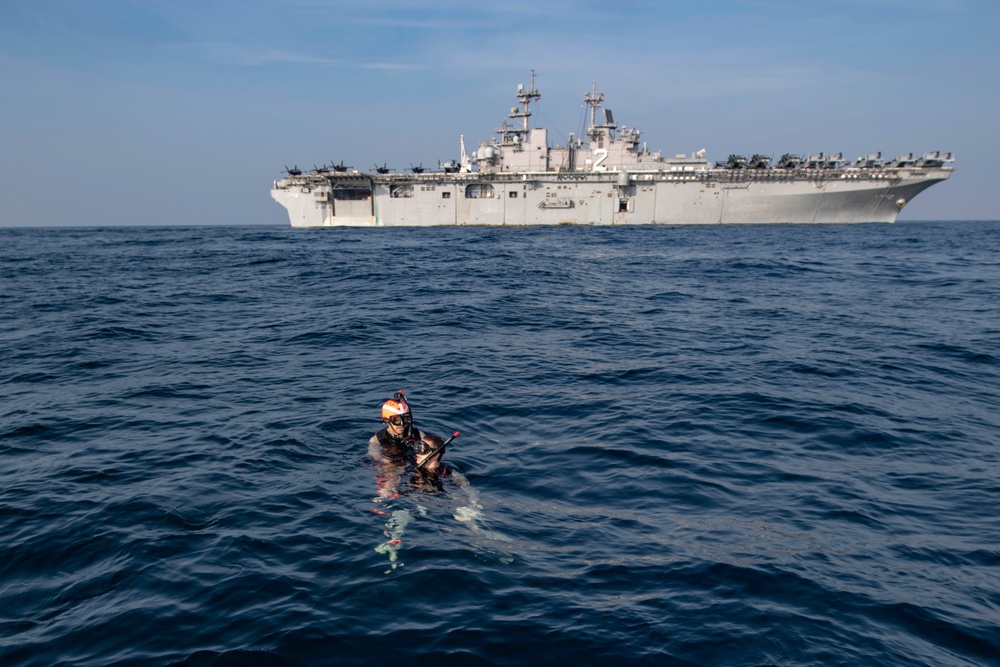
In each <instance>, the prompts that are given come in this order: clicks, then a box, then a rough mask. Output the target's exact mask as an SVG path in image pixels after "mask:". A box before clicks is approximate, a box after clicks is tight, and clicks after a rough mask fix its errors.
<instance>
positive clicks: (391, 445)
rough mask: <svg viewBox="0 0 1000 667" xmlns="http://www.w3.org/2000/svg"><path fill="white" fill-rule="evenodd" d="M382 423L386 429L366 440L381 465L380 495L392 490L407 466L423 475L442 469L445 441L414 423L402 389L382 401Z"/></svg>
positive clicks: (370, 455)
mask: <svg viewBox="0 0 1000 667" xmlns="http://www.w3.org/2000/svg"><path fill="white" fill-rule="evenodd" d="M382 422H383V423H384V424H385V428H383V429H382V430H381V431H379V432H378V433H376V434H375V435H373V436H372V437H371V440H369V441H368V456H369V457H371V458H372V459H373V460H374V461H375V462H377V463H378V464H380V466H381V468H382V475H380V476H379V493H380V495H388V494H389V493H393V492H395V490H396V488H397V483H398V481H399V478H400V477H401V476H402V474H403V473H404V472H405V471H406V469H407V468H410V469H416V470H417V471H419V473H420V474H422V475H423V474H425V473H437V472H442V473H443V472H444V467H443V466H442V464H441V457H442V456H444V450H443V449H442V448H441V446H442V445H443V444H444V440H443V439H441V437H439V436H436V435H433V434H430V433H424V432H422V431H421V430H420V429H418V428H417V427H416V426H414V425H413V413H412V412H411V411H410V406H409V405H408V404H407V402H406V397H405V396H403V392H401V391H399V392H396V395H395V396H394V397H393V398H390V399H389V400H387V401H386V402H385V403H383V404H382Z"/></svg>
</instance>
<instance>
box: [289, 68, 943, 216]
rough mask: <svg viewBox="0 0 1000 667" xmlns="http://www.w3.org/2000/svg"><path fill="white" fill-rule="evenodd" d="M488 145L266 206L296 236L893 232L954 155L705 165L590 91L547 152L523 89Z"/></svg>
mask: <svg viewBox="0 0 1000 667" xmlns="http://www.w3.org/2000/svg"><path fill="white" fill-rule="evenodd" d="M516 99H517V106H514V107H512V108H511V111H510V113H509V115H508V116H507V118H505V119H504V120H503V122H502V124H501V127H500V128H499V129H497V130H496V131H495V134H496V136H495V137H493V138H492V139H490V140H487V141H483V142H482V143H480V144H479V147H478V148H477V149H475V150H474V151H472V153H471V154H469V153H467V151H466V148H465V138H464V136H460V137H459V150H460V159H459V160H457V161H456V160H449V161H446V162H443V163H439V166H438V168H437V169H435V170H425V169H424V168H422V167H412V168H411V169H410V170H408V171H404V172H401V173H390V170H389V169H388V168H386V167H384V166H383V167H376V168H374V169H373V170H372V172H370V173H369V172H362V171H359V170H356V169H352V168H350V167H347V166H345V165H344V164H343V162H341V163H340V164H339V165H328V166H322V167H315V168H313V169H312V170H301V169H298V168H297V167H293V168H288V167H286V168H285V177H284V178H282V179H281V180H278V181H275V182H274V183H273V186H272V189H271V196H272V198H274V200H275V201H277V202H278V203H279V204H281V205H282V206H283V207H285V209H287V211H288V217H289V220H290V221H291V224H292V226H293V227H337V226H351V227H402V226H413V227H424V226H440V225H496V226H500V225H640V224H657V225H709V224H767V223H785V224H814V223H827V224H840V223H863V222H895V221H896V219H897V216H898V215H899V212H900V211H901V210H902V209H903V207H904V206H906V205H907V204H909V203H910V202H911V201H912V200H913V198H914V197H916V196H917V195H918V194H920V193H921V192H923V191H924V190H925V189H927V188H929V187H930V186H932V185H934V184H935V183H938V182H940V181H944V180H946V179H948V178H949V177H950V176H951V174H952V172H953V170H954V167H953V163H954V160H953V158H952V155H951V153H944V152H941V151H935V152H930V153H925V154H923V155H921V156H920V157H916V156H915V154H913V153H910V154H905V155H901V156H899V157H896V158H894V159H885V160H884V159H883V158H882V154H881V153H880V152H879V153H870V154H868V155H865V156H862V157H859V158H857V159H856V160H855V161H854V162H850V161H846V160H845V159H844V156H843V154H840V153H837V154H831V155H824V154H823V153H816V154H811V155H795V154H784V155H782V156H781V157H780V158H778V159H777V160H775V159H774V158H773V157H772V156H768V155H752V156H743V155H730V156H729V157H728V158H727V159H725V160H721V161H717V162H715V163H714V164H712V163H710V162H709V160H708V159H707V158H706V151H705V150H704V149H702V150H698V151H696V152H693V153H691V154H682V155H675V156H674V157H664V156H663V155H661V153H660V152H659V151H650V150H648V149H647V147H646V143H642V142H640V140H639V137H640V134H641V133H640V131H639V130H637V129H635V128H629V127H625V126H623V127H620V128H619V126H618V124H617V123H615V120H614V114H613V113H612V112H611V110H610V109H608V108H606V107H605V106H604V95H603V94H602V93H599V92H598V91H597V86H596V83H595V84H594V85H593V87H592V88H591V90H590V91H588V92H587V93H586V94H585V95H584V103H585V105H586V107H585V108H587V109H588V115H589V121H590V122H589V127H588V129H587V130H586V137H575V136H574V135H573V134H572V133H571V134H569V135H568V138H567V141H566V143H565V145H550V143H549V132H548V130H547V129H545V128H542V127H532V126H531V122H530V119H531V115H532V111H531V104H532V103H533V102H538V101H539V100H540V99H541V93H540V92H539V91H538V90H537V89H536V87H535V73H534V71H532V72H531V78H530V83H529V84H528V85H527V86H525V85H524V84H521V85H519V86H518V88H517V93H516Z"/></svg>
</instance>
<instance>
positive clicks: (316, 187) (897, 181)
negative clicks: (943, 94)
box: [271, 169, 951, 227]
mask: <svg viewBox="0 0 1000 667" xmlns="http://www.w3.org/2000/svg"><path fill="white" fill-rule="evenodd" d="M950 173H951V172H950V169H914V170H880V171H867V170H858V171H853V172H852V171H846V172H835V173H832V174H831V173H827V172H823V171H817V172H816V173H815V174H809V173H805V172H802V171H796V172H789V173H781V172H780V171H779V170H766V171H762V172H761V173H749V174H748V173H743V172H735V173H734V172H729V171H725V170H715V171H713V172H709V173H707V174H699V175H694V174H673V173H669V172H667V173H664V172H656V173H634V174H630V173H627V172H606V173H578V172H577V173H573V172H569V173H564V174H560V173H553V172H536V173H519V174H490V175H482V174H413V175H409V174H393V175H377V174H357V173H355V174H325V175H311V176H309V177H300V178H289V179H285V180H283V181H279V182H276V183H275V185H274V187H273V189H272V190H271V196H272V197H273V198H274V199H275V201H277V202H278V203H279V204H281V205H282V206H284V207H285V208H286V209H287V211H288V215H289V220H290V222H291V225H292V226H293V227H335V226H351V227H402V226H412V227H429V226H442V225H494V226H499V225H622V224H624V225H641V224H661V225H689V224H695V225H710V224H731V225H732V224H773V223H779V224H814V223H832V224H840V223H862V222H890V223H891V222H895V221H896V219H897V216H898V215H899V212H900V210H902V208H903V207H904V206H905V205H906V204H907V203H909V202H910V201H911V200H912V199H913V198H914V197H915V196H916V195H917V194H919V193H920V192H921V191H923V190H924V189H926V188H928V187H930V186H931V185H933V184H934V183H937V182H940V181H942V180H945V179H947V178H948V177H949V176H950Z"/></svg>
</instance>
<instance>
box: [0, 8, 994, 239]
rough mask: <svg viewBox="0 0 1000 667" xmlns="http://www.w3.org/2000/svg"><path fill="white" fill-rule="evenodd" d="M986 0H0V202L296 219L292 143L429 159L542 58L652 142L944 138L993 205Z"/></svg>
mask: <svg viewBox="0 0 1000 667" xmlns="http://www.w3.org/2000/svg"><path fill="white" fill-rule="evenodd" d="M998 29H1000V2H997V1H996V0H838V1H836V2H834V1H827V0H701V1H688V0H660V1H654V0H614V1H608V0H602V1H598V2H590V1H576V2H574V1H570V0H532V1H531V2H528V1H526V0H507V1H505V2H470V1H469V0H464V1H461V2H459V1H453V0H425V1H424V2H410V1H407V2H404V1H402V0H367V1H364V2H357V1H356V0H355V1H351V2H342V1H340V0H288V1H284V2H273V1H268V2H262V1H260V0H240V1H239V2H236V1H234V0H220V1H217V2H216V1H212V0H200V1H197V2H195V1H190V2H189V1H181V0H90V1H83V0H0V84H2V87H0V90H2V92H0V225H2V226H40V225H136V224H165V225H178V224H287V222H288V220H287V217H286V216H285V213H284V209H282V208H281V207H279V206H278V205H277V204H275V203H274V202H273V201H271V199H270V197H269V196H268V190H269V189H270V186H271V181H272V180H274V179H275V178H278V177H280V175H281V171H282V168H283V166H284V165H289V166H292V165H295V164H297V165H299V166H300V167H312V166H313V165H319V164H323V163H329V162H331V161H334V162H340V161H341V160H343V161H344V162H346V163H347V164H348V165H351V166H354V167H355V168H360V169H371V168H372V167H373V166H374V165H375V164H376V163H378V164H382V163H388V164H389V166H390V167H394V168H395V169H397V170H402V169H405V168H408V167H409V166H410V164H418V163H423V164H424V165H425V166H436V165H437V163H438V161H443V160H448V159H455V158H457V157H458V140H459V135H461V134H464V135H465V138H466V143H467V145H468V146H469V148H470V149H472V148H473V147H475V146H476V145H478V143H479V141H480V140H483V139H488V138H489V137H490V136H491V134H492V132H493V130H494V129H495V128H497V127H498V126H499V124H500V122H501V121H502V120H503V118H504V117H505V115H506V113H507V112H508V110H509V108H510V106H511V105H512V104H513V103H514V102H515V100H514V97H513V93H514V91H515V90H516V88H517V84H518V83H527V82H528V77H529V72H530V70H532V69H534V70H535V71H536V72H537V85H538V87H539V88H540V90H541V91H542V100H541V103H540V104H539V105H538V108H537V110H538V113H537V114H536V116H535V118H534V119H533V120H534V121H535V124H541V125H545V126H547V127H549V128H550V129H551V131H552V132H553V133H554V138H555V139H557V140H558V139H560V138H563V139H564V138H565V135H566V134H567V133H568V132H578V131H579V129H580V122H581V111H582V108H581V104H582V98H583V94H584V93H585V92H586V91H587V90H589V89H590V87H591V84H592V82H594V81H596V82H597V86H598V89H599V90H602V91H603V92H604V93H605V100H606V105H607V106H608V107H609V108H611V109H612V110H613V111H614V112H615V119H616V121H618V123H619V124H621V125H627V126H629V127H638V128H639V129H640V130H642V131H643V140H645V141H646V142H648V145H649V148H650V149H659V150H662V151H663V152H664V153H666V154H674V153H690V152H692V151H696V150H699V149H701V148H705V149H707V152H708V157H709V158H710V159H725V158H726V156H728V155H729V154H730V153H741V154H751V153H765V154H770V155H774V156H778V155H780V154H782V153H785V152H791V153H811V152H819V151H825V152H828V153H830V152H844V153H845V156H846V157H848V158H850V159H853V158H855V157H857V156H859V155H862V154H865V153H869V152H873V151H878V150H881V151H882V152H883V154H884V155H886V156H887V157H895V156H896V155H898V154H900V153H906V152H911V151H912V152H917V153H923V152H926V151H930V150H950V151H953V152H954V153H955V155H956V166H957V168H958V171H957V172H956V173H955V175H954V176H953V177H952V179H951V180H950V181H948V182H946V183H943V184H940V185H936V186H934V187H933V188H931V189H930V190H928V191H927V192H925V193H924V194H922V195H921V196H920V197H918V198H917V199H916V200H915V201H914V202H913V203H912V204H911V205H910V206H909V207H907V209H906V210H905V211H904V213H903V216H902V219H904V220H905V219H910V220H932V219H948V220H950V219H1000V204H998V194H997V193H998V192H1000V168H998V161H1000V131H998V123H1000V120H998V119H1000V111H998V109H1000V39H998V37H997V31H998Z"/></svg>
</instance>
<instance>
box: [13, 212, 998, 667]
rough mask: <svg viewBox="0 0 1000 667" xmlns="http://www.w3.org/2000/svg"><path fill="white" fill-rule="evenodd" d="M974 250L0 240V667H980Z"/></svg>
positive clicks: (986, 408)
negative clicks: (388, 446) (371, 443)
mask: <svg viewBox="0 0 1000 667" xmlns="http://www.w3.org/2000/svg"><path fill="white" fill-rule="evenodd" d="M998 248H1000V222H925V223H897V224H895V225H849V226H836V225H830V226H747V227H690V228H684V227H661V226H647V227H601V228H591V227H549V228H504V227H502V228H481V229H474V228H431V229H395V230H390V229H326V230H294V229H291V228H288V227H285V226H280V227H278V226H276V227H174V228H165V227H161V228H148V227H145V228H144V227H127V228H122V227H108V228H65V229H23V228H21V229H19V228H7V229H0V341H2V345H0V535H2V538H0V664H2V665H4V666H5V667H29V666H31V667H36V666H37V667H53V666H73V667H91V666H93V667H97V666H100V667H105V666H109V665H114V666H126V665H127V666H132V665H143V666H148V665H154V666H163V667H168V666H172V667H226V666H229V667H232V666H234V665H236V666H239V665H247V666H260V667H286V666H312V665H330V666H343V665H370V664H407V665H528V664H532V665H534V664H538V665H615V666H620V665H629V666H644V665H657V666H660V665H666V666H685V667H686V666H692V667H694V666H698V667H700V666H706V665H725V666H734V667H735V666H740V667H760V666H770V665H775V666H777V665H780V666H796V667H799V666H817V667H819V666H823V667H826V666H829V665H859V666H860V665H863V666H866V667H871V666H877V665H892V666H896V665H907V666H908V665H912V666H918V665H920V666H923V665H934V666H948V665H1000V511H998V509H997V508H998V507H1000V251H998ZM399 390H403V391H405V392H406V395H407V396H408V398H409V401H410V405H411V406H412V408H413V413H414V420H415V424H416V425H417V426H418V427H420V428H421V429H423V430H425V431H428V432H431V433H437V434H441V435H445V436H446V435H449V434H451V433H452V432H454V431H459V432H460V433H461V435H460V437H459V438H458V439H457V440H455V441H454V442H453V443H452V444H451V445H450V446H449V447H448V450H447V453H446V456H445V461H446V462H447V463H448V465H449V471H448V473H447V474H446V475H444V476H443V477H439V478H437V479H436V480H435V481H434V483H433V484H424V483H415V482H412V481H411V480H410V478H409V476H404V478H403V479H401V480H400V483H399V485H398V487H397V488H396V489H395V491H396V492H395V493H383V494H380V493H379V492H378V488H377V480H378V479H379V478H380V475H381V471H380V470H379V469H378V467H377V466H375V465H374V464H373V463H372V462H371V461H370V460H369V459H368V456H367V453H368V444H367V443H368V439H369V437H370V436H371V435H372V434H373V433H374V432H375V431H376V430H378V429H379V428H381V421H380V417H379V407H380V405H381V403H382V401H383V400H385V399H387V398H390V397H391V396H392V395H393V393H394V392H396V391H399Z"/></svg>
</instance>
